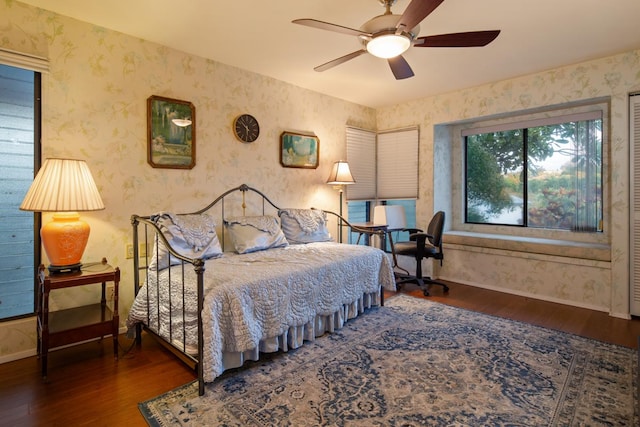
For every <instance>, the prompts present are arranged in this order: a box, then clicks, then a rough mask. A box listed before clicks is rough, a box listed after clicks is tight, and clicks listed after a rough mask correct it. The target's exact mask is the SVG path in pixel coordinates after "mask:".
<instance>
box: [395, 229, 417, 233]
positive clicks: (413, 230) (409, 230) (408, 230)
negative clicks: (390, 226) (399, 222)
mask: <svg viewBox="0 0 640 427" xmlns="http://www.w3.org/2000/svg"><path fill="white" fill-rule="evenodd" d="M394 231H396V230H394ZM397 231H406V232H408V233H409V234H415V233H422V232H423V230H421V229H419V228H400V229H398V230H397Z"/></svg>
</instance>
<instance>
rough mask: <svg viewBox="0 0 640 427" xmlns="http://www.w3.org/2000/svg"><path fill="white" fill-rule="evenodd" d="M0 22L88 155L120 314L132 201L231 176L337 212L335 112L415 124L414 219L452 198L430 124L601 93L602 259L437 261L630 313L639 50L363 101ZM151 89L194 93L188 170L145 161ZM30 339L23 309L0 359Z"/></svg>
mask: <svg viewBox="0 0 640 427" xmlns="http://www.w3.org/2000/svg"><path fill="white" fill-rule="evenodd" d="M0 29H1V30H2V31H1V33H0V34H1V35H0V47H2V48H5V49H10V50H13V51H18V52H23V53H28V54H33V55H38V56H42V57H46V58H48V59H49V61H50V64H49V67H50V72H49V73H48V74H46V75H43V83H42V86H43V112H42V116H43V157H44V158H47V157H53V156H68V157H73V158H81V159H84V160H86V161H87V163H88V165H89V167H90V168H91V171H92V173H93V176H94V179H95V180H96V183H97V185H98V187H99V190H100V192H101V195H102V198H103V200H104V203H105V206H106V209H105V210H104V211H98V212H87V213H85V214H83V215H82V217H83V218H84V219H85V220H86V221H87V222H88V223H89V224H90V226H91V228H92V231H91V236H90V238H89V244H88V246H87V250H86V252H85V256H84V259H86V260H98V259H100V258H102V257H107V259H108V260H109V262H110V263H111V264H113V265H117V266H119V267H120V269H121V270H122V282H121V291H120V301H121V311H120V314H121V318H124V317H125V316H126V313H127V311H128V307H129V306H130V304H131V302H132V299H133V279H132V278H133V271H132V270H133V268H132V262H131V260H128V259H126V258H125V246H126V244H127V243H130V241H131V237H130V234H131V230H130V227H131V226H130V216H131V214H133V213H136V214H150V213H153V212H156V211H159V210H175V211H192V210H196V209H199V208H201V207H203V206H204V205H206V204H207V203H208V202H209V201H210V200H211V199H212V198H213V197H215V196H216V195H218V194H219V193H221V192H222V191H225V190H227V189H228V188H231V187H233V186H237V185H239V184H241V183H247V184H249V185H252V186H255V187H257V188H259V189H261V190H263V191H264V192H265V193H266V194H267V195H268V196H269V197H270V198H271V199H272V200H274V201H275V202H276V203H278V204H279V205H281V206H283V207H308V206H317V207H325V208H327V209H332V210H337V205H338V197H337V195H336V193H335V191H334V190H333V189H332V188H331V186H328V185H326V184H325V181H326V179H327V176H328V175H329V170H330V167H331V165H332V163H333V162H334V161H335V160H338V159H339V158H343V157H345V155H346V146H345V126H346V125H350V126H355V127H360V128H365V129H380V130H386V129H394V128H402V127H406V126H415V125H419V126H420V139H421V140H420V150H421V152H420V158H421V161H422V162H423V164H424V165H425V167H424V168H422V169H421V174H420V199H419V200H418V205H417V209H418V218H420V217H426V216H430V215H429V213H430V212H433V208H434V203H436V204H437V206H441V205H446V204H447V203H450V202H448V201H447V200H446V197H443V196H442V195H441V194H435V193H434V180H436V181H437V180H438V179H444V178H442V177H437V176H434V174H433V168H432V167H431V166H432V165H433V163H434V162H435V161H436V160H435V157H434V156H435V155H436V153H438V147H437V145H434V142H435V139H434V133H435V132H434V129H435V128H434V127H435V126H437V125H441V124H443V123H451V122H455V121H459V120H465V119H469V118H472V117H481V116H487V115H493V114H501V113H505V112H509V111H516V110H523V109H528V108H534V107H536V106H545V105H552V104H561V103H564V102H569V101H572V100H580V99H588V98H594V97H605V96H606V97H611V125H610V127H611V129H610V135H611V144H612V147H611V152H610V154H609V155H610V164H611V168H610V174H611V176H610V181H611V186H610V188H609V189H608V190H607V191H610V193H611V194H610V200H611V206H608V207H607V209H608V212H609V213H610V220H609V226H610V227H611V229H612V232H611V242H610V259H611V261H610V262H609V261H598V260H584V259H579V258H575V259H561V258H559V257H555V256H549V255H539V254H531V253H527V252H521V253H515V252H513V251H501V250H499V249H495V248H482V247H477V246H473V247H472V246H467V245H465V244H464V241H462V242H460V241H456V242H455V243H453V242H449V243H447V245H446V250H447V253H446V259H445V264H444V266H443V268H442V269H441V270H440V271H439V272H438V274H439V275H440V276H441V277H443V278H446V279H451V280H456V281H460V282H462V283H470V284H475V285H478V286H485V287H490V288H495V289H501V290H506V291H509V292H513V293H519V294H523V295H531V296H535V297H539V298H544V299H548V300H553V301H559V302H565V303H569V304H574V305H579V306H585V307H590V308H596V309H599V310H604V311H609V312H610V313H612V314H614V315H618V316H622V317H625V316H628V313H629V309H628V299H629V290H628V281H629V273H628V271H629V259H628V249H627V248H628V243H629V239H628V233H629V231H628V229H629V227H628V222H629V215H628V192H629V182H628V178H627V177H628V173H629V165H628V152H629V147H628V106H627V96H628V93H629V92H631V91H633V90H640V52H638V51H632V52H627V53H623V54H620V55H616V56H612V57H609V58H602V59H598V60H594V61H589V62H585V63H582V64H576V65H572V66H568V67H564V68H560V69H556V70H549V71H546V72H542V73H538V74H535V75H530V76H524V77H520V78H517V79H512V80H508V81H502V82H497V83H494V84H489V85H484V86H481V87H476V88H470V89H465V90H461V91H457V92H453V93H446V94H441V95H437V96H433V97H429V98H425V99H420V100H417V101H413V102H408V103H404V104H401V105H394V106H389V107H386V108H380V109H378V110H374V109H371V108H367V107H363V106H360V105H356V104H352V103H349V102H346V101H342V100H339V99H336V98H332V97H329V96H325V95H322V94H319V93H316V92H312V91H308V90H305V89H302V88H299V87H296V86H292V85H289V84H286V83H283V82H280V81H277V80H274V79H271V78H268V77H265V76H261V75H257V74H254V73H250V72H248V71H244V70H241V69H237V68H233V67H230V66H227V65H224V64H220V63H217V62H215V61H211V60H206V59H203V58H200V57H196V56H193V55H189V54H187V53H184V52H180V51H176V50H172V49H169V48H166V47H163V46H160V45H157V44H154V43H150V42H147V41H144V40H140V39H136V38H133V37H130V36H127V35H124V34H121V33H117V32H114V31H110V30H107V29H104V28H101V27H96V26H93V25H90V24H88V23H84V22H80V21H77V20H74V19H71V18H69V17H65V16H61V15H57V14H54V13H50V12H46V11H43V10H40V9H37V8H34V7H31V6H28V5H25V4H23V3H20V2H18V1H14V0H2V3H0ZM151 95H158V96H164V97H169V98H174V99H179V100H185V101H189V102H192V103H193V104H194V106H195V108H196V117H197V123H196V130H197V142H196V144H197V145H196V154H197V158H196V165H195V167H194V168H193V169H191V170H172V169H156V168H152V167H150V166H149V165H148V164H147V141H146V138H147V137H146V118H147V116H146V100H147V98H148V97H149V96H151ZM242 113H249V114H251V115H253V116H255V117H256V118H257V119H258V121H259V122H260V126H261V135H260V137H259V138H258V140H257V141H256V142H254V143H251V144H243V143H241V142H239V141H237V140H236V139H235V137H234V136H233V133H232V131H231V124H232V122H233V119H234V118H235V117H236V116H237V115H239V114H242ZM285 130H288V131H294V132H295V131H311V132H314V133H315V134H316V135H317V136H318V137H319V140H320V150H319V151H320V164H319V167H318V168H317V169H292V168H282V167H281V166H280V163H279V136H280V134H281V133H282V132H283V131H285ZM44 220H45V221H46V220H48V218H47V217H46V216H45V218H44ZM425 221H426V220H425ZM446 241H447V240H445V242H446ZM43 261H44V262H45V263H46V260H43ZM96 293H97V290H95V289H90V288H89V287H87V288H77V289H71V290H66V291H60V292H59V293H58V294H57V295H55V296H53V297H52V309H56V308H60V307H70V306H73V305H80V304H82V303H84V302H86V301H89V300H92V299H93V298H95V295H96ZM35 341H36V337H35V320H34V319H33V318H31V319H25V320H20V321H13V322H5V323H2V324H0V362H2V361H6V360H13V359H16V358H19V357H26V356H30V355H33V354H35Z"/></svg>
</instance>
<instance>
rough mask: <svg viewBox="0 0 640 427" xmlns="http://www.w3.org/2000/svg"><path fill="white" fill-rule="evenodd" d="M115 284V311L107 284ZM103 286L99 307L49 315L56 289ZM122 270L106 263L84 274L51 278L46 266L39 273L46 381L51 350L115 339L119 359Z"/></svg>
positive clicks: (40, 347) (40, 335)
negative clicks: (109, 338)
mask: <svg viewBox="0 0 640 427" xmlns="http://www.w3.org/2000/svg"><path fill="white" fill-rule="evenodd" d="M107 282H113V284H114V295H113V310H111V309H110V308H109V307H108V306H107V299H106V284H107ZM95 283H102V298H101V299H100V302H99V303H96V304H91V305H86V306H82V307H74V308H69V309H65V310H58V311H53V312H49V295H50V293H51V291H53V290H56V289H64V288H71V287H74V286H84V285H89V284H95ZM119 283H120V270H119V269H118V268H117V267H115V268H114V267H112V266H110V265H109V264H107V260H106V259H105V258H103V259H102V262H98V263H93V264H85V265H83V270H82V271H80V272H71V273H56V274H49V273H48V271H47V270H46V269H45V266H44V265H41V266H40V268H39V269H38V295H37V298H38V299H37V309H36V314H37V336H38V343H37V351H38V357H39V358H40V360H41V363H42V377H43V378H44V379H46V378H47V355H48V353H49V350H51V349H52V348H55V347H60V346H64V345H68V344H72V343H77V342H81V341H86V340H89V339H91V338H102V337H104V336H106V335H112V336H113V354H114V357H115V359H116V360H117V359H118V330H119V327H120V318H119V316H118V285H119Z"/></svg>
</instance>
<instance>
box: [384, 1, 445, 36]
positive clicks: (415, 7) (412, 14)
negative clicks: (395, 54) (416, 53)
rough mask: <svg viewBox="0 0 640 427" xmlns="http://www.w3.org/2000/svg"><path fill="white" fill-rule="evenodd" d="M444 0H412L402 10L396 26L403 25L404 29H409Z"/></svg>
mask: <svg viewBox="0 0 640 427" xmlns="http://www.w3.org/2000/svg"><path fill="white" fill-rule="evenodd" d="M443 1H444V0H413V1H412V2H411V3H409V6H407V8H406V9H405V10H404V13H403V14H402V16H401V17H400V20H399V21H398V25H397V26H396V28H400V27H404V29H405V31H408V30H411V29H412V28H413V27H415V26H416V25H418V24H419V23H420V22H422V20H423V19H424V18H426V17H427V16H429V14H430V13H431V12H433V11H434V10H435V9H436V7H438V6H440V3H442V2H443Z"/></svg>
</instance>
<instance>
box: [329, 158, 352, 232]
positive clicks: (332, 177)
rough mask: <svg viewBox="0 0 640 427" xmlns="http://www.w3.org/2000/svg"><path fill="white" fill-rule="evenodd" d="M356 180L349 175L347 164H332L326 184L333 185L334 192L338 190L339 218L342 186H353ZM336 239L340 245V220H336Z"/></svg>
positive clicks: (341, 161) (342, 161) (339, 161)
mask: <svg viewBox="0 0 640 427" xmlns="http://www.w3.org/2000/svg"><path fill="white" fill-rule="evenodd" d="M355 183H356V180H355V179H353V175H351V170H350V169H349V163H347V162H345V161H344V160H338V161H337V162H335V163H334V164H333V168H332V169H331V174H329V178H328V179H327V184H331V185H333V189H334V190H338V192H339V193H340V216H341V217H342V193H343V192H344V186H345V185H349V184H355ZM338 221H339V222H338V239H339V241H340V243H342V218H339V219H338Z"/></svg>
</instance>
